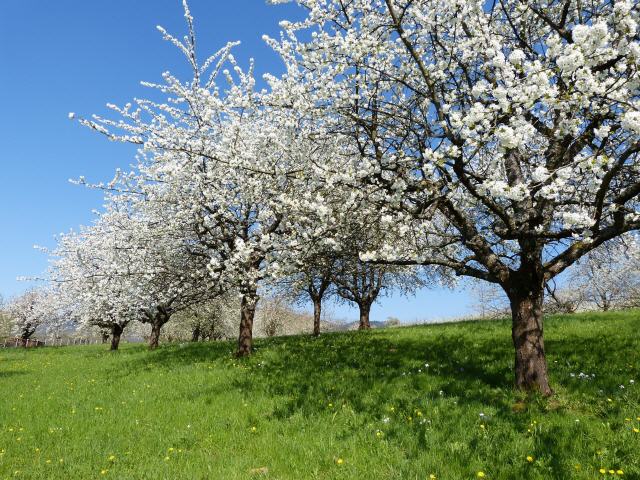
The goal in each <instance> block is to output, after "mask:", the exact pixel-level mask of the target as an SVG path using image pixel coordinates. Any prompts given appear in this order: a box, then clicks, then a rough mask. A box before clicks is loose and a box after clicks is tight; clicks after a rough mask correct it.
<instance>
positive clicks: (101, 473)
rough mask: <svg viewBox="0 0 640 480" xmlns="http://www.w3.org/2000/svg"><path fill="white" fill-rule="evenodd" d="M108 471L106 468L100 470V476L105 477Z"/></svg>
mask: <svg viewBox="0 0 640 480" xmlns="http://www.w3.org/2000/svg"><path fill="white" fill-rule="evenodd" d="M108 471H109V470H107V469H106V468H105V469H104V470H100V475H106V474H107V472H108Z"/></svg>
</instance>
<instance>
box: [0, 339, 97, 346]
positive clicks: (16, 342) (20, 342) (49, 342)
mask: <svg viewBox="0 0 640 480" xmlns="http://www.w3.org/2000/svg"><path fill="white" fill-rule="evenodd" d="M0 342H1V343H0V347H2V348H34V347H64V346H67V345H91V344H94V343H100V342H101V340H98V339H97V338H52V339H44V340H38V339H35V338H33V339H32V338H28V339H26V340H25V339H23V338H20V337H13V338H5V339H4V340H0Z"/></svg>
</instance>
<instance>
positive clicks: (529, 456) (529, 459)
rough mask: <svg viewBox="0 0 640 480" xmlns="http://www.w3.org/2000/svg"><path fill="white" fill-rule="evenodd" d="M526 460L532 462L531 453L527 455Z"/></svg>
mask: <svg viewBox="0 0 640 480" xmlns="http://www.w3.org/2000/svg"><path fill="white" fill-rule="evenodd" d="M527 462H529V463H531V462H533V457H532V456H531V455H527Z"/></svg>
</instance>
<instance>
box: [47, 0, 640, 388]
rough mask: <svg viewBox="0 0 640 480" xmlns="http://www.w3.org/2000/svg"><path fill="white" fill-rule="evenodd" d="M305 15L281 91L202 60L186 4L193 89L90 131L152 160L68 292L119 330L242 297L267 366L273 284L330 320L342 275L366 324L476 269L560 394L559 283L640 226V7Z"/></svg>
mask: <svg viewBox="0 0 640 480" xmlns="http://www.w3.org/2000/svg"><path fill="white" fill-rule="evenodd" d="M297 3H298V4H299V5H300V6H301V8H303V9H305V10H306V11H307V13H308V14H307V16H306V18H305V19H304V20H302V21H299V22H286V21H285V22H282V23H281V27H282V30H283V31H282V35H281V37H280V38H279V39H273V38H268V37H265V41H266V42H267V43H268V44H269V45H270V46H271V47H272V48H273V49H274V50H275V51H276V52H277V53H278V54H279V55H280V57H281V59H282V62H283V64H284V66H285V73H284V74H283V75H281V76H274V75H266V76H265V77H264V83H265V85H266V86H265V88H258V87H257V84H258V83H259V81H257V80H256V79H255V78H254V75H253V64H250V65H249V66H248V68H247V69H243V68H241V66H240V65H238V63H237V61H236V60H235V58H234V57H233V55H232V53H231V51H232V48H233V47H234V46H235V44H233V43H230V44H228V45H226V46H225V47H224V48H222V49H221V50H220V51H218V52H217V53H216V54H214V55H213V56H211V57H209V58H207V59H205V60H204V62H202V63H199V61H198V56H197V48H196V36H195V33H194V28H193V19H192V16H191V13H190V12H189V9H188V7H187V5H186V3H185V17H186V20H187V25H188V33H187V35H186V36H185V37H184V39H182V40H181V39H178V38H176V37H173V36H172V35H170V34H169V33H167V32H166V31H164V30H163V29H161V32H162V35H163V36H164V38H165V39H166V40H168V41H169V42H171V43H172V44H174V45H175V46H176V47H177V48H178V49H179V50H180V51H181V52H182V53H183V54H184V56H185V58H186V60H187V62H188V64H189V65H190V66H191V69H192V72H193V76H192V78H190V79H189V80H188V81H181V80H179V79H178V78H176V77H175V76H173V75H171V74H170V73H165V74H164V76H163V78H164V81H163V82H162V83H161V84H147V85H148V86H149V87H151V88H153V89H155V90H156V91H157V93H158V95H157V96H158V97H163V98H164V100H159V101H155V100H136V102H135V103H134V104H133V105H131V104H127V105H125V106H123V107H116V106H112V108H113V110H114V111H115V112H116V113H117V116H118V117H119V118H116V119H110V118H103V117H98V116H94V117H92V118H91V119H84V118H81V119H80V122H81V123H82V124H84V125H86V126H88V127H90V128H92V129H94V130H96V131H98V132H100V133H102V134H104V135H105V136H107V137H108V138H110V139H112V140H118V141H123V142H128V143H133V144H135V145H138V146H139V147H140V150H139V155H138V163H137V165H136V168H135V169H133V170H132V171H131V172H128V173H123V172H118V173H117V175H116V177H115V178H114V179H113V181H112V182H110V183H108V184H101V185H95V186H96V187H100V188H104V189H105V190H107V191H108V192H110V193H109V203H108V207H107V208H106V210H105V212H104V213H102V214H101V215H100V217H99V219H98V220H97V221H96V222H95V224H94V225H92V226H91V227H87V228H85V229H83V230H81V231H80V232H78V233H73V234H69V235H66V236H64V237H62V238H61V239H60V245H59V247H58V248H57V249H56V250H54V251H53V252H51V254H52V256H53V258H54V259H55V260H54V262H53V264H52V268H51V272H50V275H49V276H50V282H51V285H52V286H55V288H54V290H55V291H56V295H57V296H59V297H60V298H66V299H67V300H66V301H65V302H63V304H64V305H65V308H68V309H69V311H70V312H73V313H72V315H76V316H78V318H82V319H84V320H85V321H93V322H96V324H97V322H104V323H103V325H104V326H105V328H106V327H107V326H108V327H109V328H112V329H114V330H112V331H113V333H114V335H115V334H116V333H117V330H118V329H121V328H123V327H124V326H125V325H126V324H127V323H128V322H130V321H132V320H139V321H142V322H146V323H149V324H150V325H151V326H152V329H153V332H154V335H155V334H156V333H159V331H160V328H161V327H162V325H163V324H164V323H166V322H167V321H168V320H169V318H171V316H173V315H174V314H176V313H179V312H181V311H183V310H184V309H187V308H190V307H191V306H193V305H194V304H195V303H198V302H201V301H209V300H211V299H213V298H216V297H217V296H219V295H221V294H224V293H229V292H233V294H234V295H238V296H239V297H240V304H241V307H240V310H241V314H240V328H239V342H238V354H239V355H248V354H249V353H250V352H251V338H252V326H253V318H254V314H255V308H256V303H257V302H258V299H259V296H260V292H261V291H262V290H263V289H264V288H266V286H267V285H277V284H279V282H282V281H288V282H289V284H290V285H293V286H294V289H295V290H299V291H302V290H305V291H306V292H307V293H308V295H309V296H310V297H311V298H312V299H315V305H316V309H317V311H318V312H319V310H320V302H319V300H317V299H321V298H322V297H323V294H324V293H325V292H326V291H327V290H328V289H329V288H330V287H329V286H328V285H329V283H328V280H326V278H327V277H326V276H325V274H326V273H327V272H329V273H330V276H332V277H333V276H334V275H336V272H338V273H337V276H338V277H340V278H350V279H351V283H352V284H353V283H357V284H358V285H359V288H358V291H357V293H354V292H352V291H350V290H349V289H348V288H346V287H345V286H344V285H341V284H340V283H339V282H333V281H332V282H331V283H332V284H333V285H335V288H336V289H337V290H338V291H339V292H340V293H341V294H342V295H343V296H345V297H346V298H349V299H350V300H351V301H354V302H356V303H357V304H358V305H359V307H360V311H361V321H362V324H363V325H366V323H367V317H368V309H369V308H370V305H371V301H372V298H375V295H376V294H377V293H378V292H379V291H380V290H381V289H382V288H383V285H393V284H395V282H396V280H397V279H400V280H399V284H400V285H403V286H407V285H415V283H414V280H413V279H415V278H419V279H420V282H422V283H427V284H428V283H431V282H440V283H445V284H448V283H450V282H451V281H452V279H455V277H458V276H467V277H472V278H474V279H477V280H480V281H483V282H489V283H490V284H494V285H496V286H498V287H499V288H500V289H502V291H503V292H504V294H505V295H506V297H507V298H508V300H509V305H510V310H511V313H512V318H513V322H512V324H513V329H512V331H513V343H514V349H515V383H516V385H517V386H518V387H519V388H521V389H525V390H538V391H541V392H542V393H543V394H551V392H552V390H551V387H550V386H549V382H548V374H547V363H546V360H545V354H544V335H543V300H544V296H545V285H548V284H550V283H551V282H552V280H553V279H554V278H555V277H556V276H558V275H559V274H560V273H562V272H563V271H565V270H566V269H567V268H568V267H570V266H571V265H572V264H574V263H575V262H576V261H577V260H579V259H580V258H581V257H584V256H585V255H587V254H588V253H589V252H591V251H593V250H594V249H596V248H598V247H600V246H601V245H603V244H605V243H606V242H608V241H610V240H612V239H615V238H617V237H619V236H621V235H623V234H625V233H626V232H631V231H634V230H637V229H639V228H640V206H639V202H638V197H639V195H640V162H639V161H638V155H639V153H640V141H639V135H640V97H639V91H640V89H639V86H640V75H639V74H638V68H639V66H640V44H639V41H638V40H639V38H638V25H637V22H638V19H639V8H640V7H639V6H638V4H637V2H632V1H628V0H622V1H616V2H604V1H594V2H588V3H584V2H575V0H545V1H537V0H536V1H531V2H520V1H510V0H501V1H492V0H489V1H486V2H466V1H464V2H463V1H458V0H446V1H433V0H349V1H345V0H298V2H297ZM71 116H72V117H73V115H71ZM416 266H420V267H422V268H421V270H420V271H419V272H418V271H417V270H415V268H416ZM417 272H418V273H419V274H418V273H417ZM387 276H390V278H391V279H390V280H386V277H387ZM382 277H385V280H384V281H383V280H382Z"/></svg>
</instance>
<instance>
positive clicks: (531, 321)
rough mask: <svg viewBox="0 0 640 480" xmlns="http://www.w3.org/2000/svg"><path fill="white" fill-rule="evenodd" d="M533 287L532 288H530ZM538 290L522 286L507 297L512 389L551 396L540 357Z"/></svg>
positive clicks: (541, 293) (540, 296)
mask: <svg viewBox="0 0 640 480" xmlns="http://www.w3.org/2000/svg"><path fill="white" fill-rule="evenodd" d="M532 287H533V288H532ZM543 298H544V291H543V288H542V286H540V288H536V286H535V285H533V286H532V285H531V284H529V285H522V287H521V288H519V289H518V290H516V291H512V292H511V293H510V294H509V299H510V303H511V314H512V330H511V335H512V338H513V345H514V347H515V351H516V352H515V382H516V387H517V388H518V389H520V390H525V391H539V392H540V393H542V394H543V395H545V396H548V395H551V394H552V393H553V390H551V387H549V375H548V372H547V359H546V357H545V353H544V337H543V327H542V322H543V313H542V302H543Z"/></svg>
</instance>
